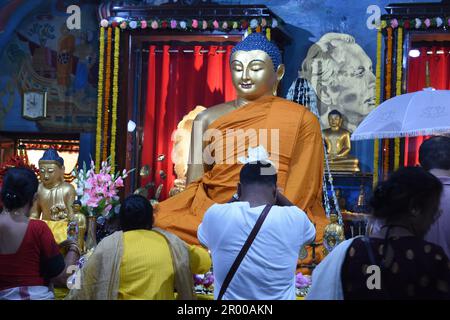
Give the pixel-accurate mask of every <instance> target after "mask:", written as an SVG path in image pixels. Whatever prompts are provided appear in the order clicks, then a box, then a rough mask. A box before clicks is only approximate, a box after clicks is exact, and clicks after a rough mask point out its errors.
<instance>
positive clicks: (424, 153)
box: [419, 136, 450, 170]
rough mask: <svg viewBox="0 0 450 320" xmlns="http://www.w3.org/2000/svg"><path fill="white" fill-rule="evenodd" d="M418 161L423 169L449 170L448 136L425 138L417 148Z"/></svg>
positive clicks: (449, 149) (449, 142) (449, 148)
mask: <svg viewBox="0 0 450 320" xmlns="http://www.w3.org/2000/svg"><path fill="white" fill-rule="evenodd" d="M419 162H420V165H421V166H422V167H423V168H424V169H425V170H432V169H443V170H450V137H444V136H436V137H431V138H430V139H428V140H425V141H424V142H423V143H422V145H421V146H420V149H419Z"/></svg>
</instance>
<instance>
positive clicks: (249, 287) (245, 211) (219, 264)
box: [197, 202, 316, 300]
mask: <svg viewBox="0 0 450 320" xmlns="http://www.w3.org/2000/svg"><path fill="white" fill-rule="evenodd" d="M264 207H265V206H259V207H254V208H251V207H250V204H249V203H248V202H233V203H227V204H215V205H213V206H212V207H211V208H209V209H208V210H207V211H206V213H205V216H204V217H203V221H202V223H201V224H200V226H199V228H198V234H197V236H198V239H199V241H200V243H202V244H203V245H204V246H206V247H208V249H209V250H210V251H211V255H212V260H213V265H214V298H216V299H217V296H218V294H219V291H220V288H221V286H222V283H223V281H224V280H225V277H226V275H227V273H228V271H229V270H230V268H231V265H232V264H233V262H234V260H235V259H236V257H237V255H238V253H239V251H240V250H241V248H242V247H243V245H244V243H245V241H246V240H247V238H248V236H249V234H250V232H251V230H252V229H253V227H254V226H255V223H256V221H257V220H258V218H259V216H260V215H261V213H262V211H263V209H264ZM315 235H316V231H315V228H314V225H313V224H312V223H311V221H309V219H308V217H307V216H306V214H305V213H304V212H303V211H302V210H300V209H299V208H297V207H295V206H291V207H280V206H273V207H272V209H271V210H270V212H269V214H268V215H267V217H266V220H265V221H264V223H263V225H262V227H261V229H260V231H259V232H258V234H257V235H256V238H255V240H254V242H253V244H252V245H251V247H250V249H249V251H248V252H247V254H246V256H245V257H244V259H243V261H242V263H241V265H240V266H239V268H238V270H237V271H236V273H235V275H234V277H233V279H232V280H231V282H230V285H229V286H228V288H227V290H226V292H225V294H224V296H223V300H294V299H295V298H296V295H295V272H296V267H297V259H298V253H299V251H300V248H301V246H302V245H304V244H305V243H308V242H311V241H313V240H314V238H315Z"/></svg>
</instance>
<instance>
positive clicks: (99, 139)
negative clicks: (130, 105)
mask: <svg viewBox="0 0 450 320" xmlns="http://www.w3.org/2000/svg"><path fill="white" fill-rule="evenodd" d="M104 68H105V29H104V28H100V53H99V63H98V93H97V132H96V136H95V169H96V170H97V171H98V170H99V169H100V153H101V144H102V107H103V103H102V102H103V73H104Z"/></svg>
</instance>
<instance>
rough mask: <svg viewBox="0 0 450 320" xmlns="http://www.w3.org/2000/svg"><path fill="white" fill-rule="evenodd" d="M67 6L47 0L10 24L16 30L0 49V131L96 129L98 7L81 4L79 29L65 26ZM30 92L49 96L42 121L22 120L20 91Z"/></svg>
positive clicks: (78, 130) (61, 2) (63, 2)
mask: <svg viewBox="0 0 450 320" xmlns="http://www.w3.org/2000/svg"><path fill="white" fill-rule="evenodd" d="M19 2H20V1H19ZM17 5H20V4H17ZM26 5H27V4H23V6H26ZM66 5H67V6H68V5H69V3H67V4H66V3H65V1H49V2H47V5H41V6H38V7H34V8H28V9H29V13H28V14H27V15H26V17H25V18H23V17H22V19H21V20H20V22H18V21H15V19H10V20H11V21H9V22H8V23H9V24H14V23H16V25H17V26H16V27H15V28H14V32H13V33H11V34H10V36H9V39H6V40H3V41H2V42H4V43H3V46H2V49H0V61H2V68H1V69H0V130H5V131H37V130H38V131H51V132H87V131H94V130H95V116H96V113H95V110H96V99H97V93H96V87H97V80H96V78H97V60H98V59H97V55H98V45H97V42H98V36H97V32H98V26H97V22H96V21H97V19H96V16H95V10H96V5H95V4H84V5H82V16H81V21H82V28H81V29H80V30H69V29H68V28H67V25H66V19H67V17H68V14H67V13H66V8H67V6H66ZM6 9H8V6H5V7H3V8H0V15H1V14H2V10H6ZM19 9H21V8H16V10H17V11H20V10H19ZM8 10H9V9H8ZM13 18H14V17H13ZM17 19H19V18H17ZM7 27H8V26H6V28H7ZM0 40H2V39H0ZM31 90H42V91H47V92H48V102H47V117H46V118H45V119H41V120H37V121H28V120H25V119H23V118H22V117H21V114H22V112H21V110H22V97H23V93H25V92H27V91H31Z"/></svg>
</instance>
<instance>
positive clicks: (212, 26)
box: [100, 18, 280, 32]
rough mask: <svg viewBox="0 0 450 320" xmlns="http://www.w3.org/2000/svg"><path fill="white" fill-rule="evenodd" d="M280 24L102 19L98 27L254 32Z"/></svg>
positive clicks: (267, 21) (259, 20)
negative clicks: (249, 29)
mask: <svg viewBox="0 0 450 320" xmlns="http://www.w3.org/2000/svg"><path fill="white" fill-rule="evenodd" d="M279 25H280V22H279V21H278V20H277V19H266V18H253V19H251V20H247V19H242V20H203V19H197V18H193V19H183V20H176V19H157V18H155V19H152V20H141V19H136V20H134V19H129V20H124V21H121V22H117V21H108V20H106V19H103V20H102V21H101V22H100V26H101V27H103V28H108V27H113V28H115V27H120V28H121V29H129V30H134V29H147V28H148V27H149V26H150V27H151V28H152V29H153V30H178V31H197V30H201V31H222V32H230V31H240V30H247V29H248V28H251V29H252V30H256V29H258V28H261V29H266V28H277V27H278V26H279Z"/></svg>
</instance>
